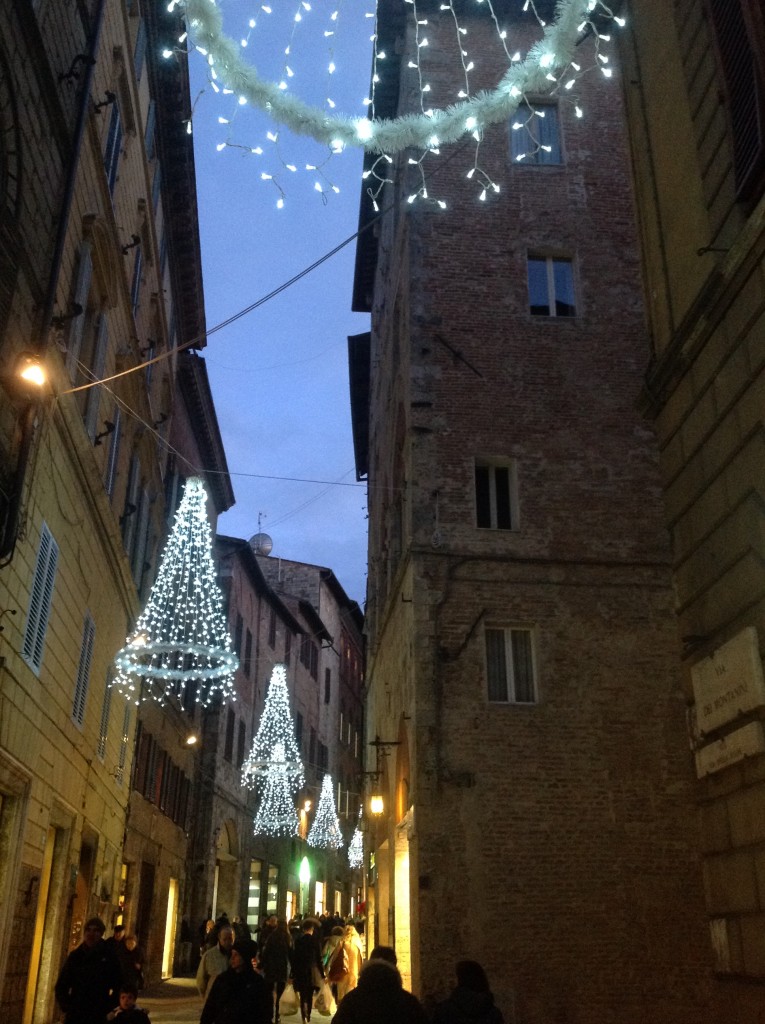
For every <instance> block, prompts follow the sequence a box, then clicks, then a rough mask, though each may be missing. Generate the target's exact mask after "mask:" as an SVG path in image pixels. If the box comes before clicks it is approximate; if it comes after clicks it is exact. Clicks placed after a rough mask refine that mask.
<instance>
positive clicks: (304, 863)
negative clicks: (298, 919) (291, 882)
mask: <svg viewBox="0 0 765 1024" xmlns="http://www.w3.org/2000/svg"><path fill="white" fill-rule="evenodd" d="M298 878H299V880H300V913H301V914H304V913H305V905H306V902H307V901H308V885H309V883H310V881H311V865H310V864H309V863H308V858H307V857H303V859H302V860H301V861H300V870H299V871H298Z"/></svg>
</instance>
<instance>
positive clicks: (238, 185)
mask: <svg viewBox="0 0 765 1024" xmlns="http://www.w3.org/2000/svg"><path fill="white" fill-rule="evenodd" d="M311 7H312V9H311V10H310V11H307V10H305V5H304V4H302V3H286V2H285V0H277V3H274V5H273V9H274V14H273V15H271V17H270V18H269V17H268V16H266V15H265V13H264V12H263V11H262V10H261V8H260V5H253V4H249V3H242V2H240V0H233V2H229V3H228V4H227V6H226V21H225V26H226V30H227V32H228V33H229V34H230V35H231V36H232V37H233V38H236V39H239V38H243V37H244V35H245V34H246V33H247V32H248V31H249V29H248V27H247V22H248V19H249V18H250V17H255V18H256V20H257V22H258V24H257V26H256V28H255V30H253V31H252V32H251V34H250V40H249V44H248V47H247V50H246V54H247V57H248V60H250V61H252V62H254V63H255V65H256V67H257V68H258V71H259V73H260V74H261V75H262V76H264V77H265V76H266V75H268V76H269V77H273V79H274V80H276V81H278V80H279V79H280V78H281V77H282V74H283V67H284V64H285V63H286V62H287V61H288V62H289V65H290V67H291V69H292V70H293V71H294V77H293V78H290V79H289V83H290V89H291V91H294V92H295V94H296V95H298V96H300V98H301V99H303V100H305V101H306V102H310V103H313V104H316V105H320V106H324V105H325V100H326V98H327V97H328V96H329V97H330V98H332V99H333V100H334V101H335V102H336V104H337V108H336V111H335V112H342V113H346V114H353V115H355V116H364V115H365V113H366V107H365V106H364V104H363V100H364V98H365V97H366V96H367V95H368V90H369V79H370V70H371V52H372V44H371V42H370V36H371V34H372V32H373V27H374V22H373V21H372V20H371V19H367V18H365V17H364V12H365V11H366V10H368V9H369V7H368V5H367V4H366V3H363V2H360V0H353V3H350V2H348V0H346V2H345V3H338V2H335V3H334V4H327V3H324V2H322V0H318V2H316V3H313V4H312V5H311ZM335 9H337V10H338V11H339V16H338V19H337V21H336V22H335V23H332V22H331V21H330V17H329V15H330V13H331V12H332V11H333V10H335ZM298 10H300V11H301V13H302V18H301V21H300V22H295V20H294V15H295V13H296V12H297V11H298ZM327 27H329V28H330V29H335V31H336V35H335V36H333V37H325V36H324V31H325V30H326V29H327ZM290 36H292V39H290ZM288 45H289V46H290V50H291V52H290V54H289V56H288V57H285V54H284V50H285V48H286V46H288ZM330 47H331V48H332V51H331V52H330ZM330 59H333V60H334V62H335V64H336V65H337V71H336V72H335V73H334V74H333V75H332V76H331V78H330V76H329V75H328V72H327V65H328V63H329V60H330ZM191 75H192V103H194V115H193V126H194V140H195V153H196V161H197V192H198V201H199V220H200V230H201V241H202V262H203V272H204V285H205V304H206V313H207V327H208V331H209V330H211V329H212V328H213V327H214V326H215V325H216V324H218V323H220V322H221V321H223V320H225V319H227V318H228V317H230V316H232V315H233V314H235V313H237V312H239V311H240V310H242V309H244V308H245V307H247V306H249V305H251V304H252V303H254V302H257V301H258V300H260V299H261V298H263V297H264V296H266V295H267V294H268V293H270V292H271V291H272V290H274V289H276V288H278V287H280V286H281V285H282V284H284V283H285V282H286V281H288V280H289V279H290V278H292V277H294V276H295V275H296V274H299V273H300V272H301V271H303V270H304V269H305V268H306V267H308V266H310V265H311V264H312V263H314V262H315V261H317V260H319V259H321V258H322V257H323V256H324V255H325V254H326V253H328V252H329V251H330V250H332V249H334V248H335V247H336V246H337V245H338V244H339V243H341V242H342V241H344V240H345V239H346V238H348V237H349V236H351V235H352V234H353V233H354V232H355V231H356V229H357V226H358V224H357V222H358V210H359V196H360V190H361V162H362V153H361V151H360V150H355V151H350V150H349V151H347V152H346V153H344V154H342V155H340V156H332V157H331V159H330V160H329V163H328V164H327V165H326V166H325V167H324V168H323V176H322V175H321V174H320V173H317V172H315V171H307V170H305V165H306V164H307V163H311V164H315V165H319V164H320V163H322V162H323V161H325V160H327V158H328V157H329V155H330V154H329V151H328V150H327V149H325V148H324V147H322V146H320V145H319V144H317V143H315V142H313V140H311V139H302V138H297V137H295V136H293V135H290V134H289V133H288V132H286V131H285V130H282V129H280V128H279V127H278V126H276V125H274V124H273V122H271V121H270V120H269V119H268V118H267V116H266V115H263V114H260V113H259V112H257V111H253V110H252V109H251V108H249V107H243V106H240V105H238V103H237V100H236V97H234V96H224V95H221V94H217V95H216V94H215V92H214V91H213V89H212V88H211V86H210V83H209V82H208V81H207V78H206V67H205V63H204V59H203V58H202V57H201V56H200V55H198V54H194V55H193V56H192V57H191ZM327 109H328V111H329V108H328V107H327ZM219 118H226V119H227V120H230V121H232V123H231V124H228V125H227V124H221V123H219ZM269 131H271V132H279V141H278V144H277V145H275V144H274V143H273V142H271V141H269V140H268V138H267V136H266V133H267V132H269ZM227 140H228V141H229V142H231V143H234V144H235V146H234V147H232V146H227V147H226V148H225V149H223V150H221V151H219V150H218V148H217V147H218V145H219V144H220V143H222V142H225V141H227ZM239 146H241V147H243V148H237V147H239ZM258 146H260V147H262V148H263V150H264V153H263V155H253V154H252V153H251V152H249V150H250V149H252V148H255V147H258ZM284 164H293V165H294V166H296V167H297V168H298V170H297V171H295V172H292V171H290V170H288V169H286V168H285V166H284ZM263 173H266V174H272V175H274V178H275V179H276V180H277V181H278V182H279V183H280V184H281V186H282V190H283V192H284V196H283V198H284V207H283V208H282V209H278V208H277V200H278V199H279V197H280V192H279V190H278V189H277V188H276V187H275V185H274V183H273V180H264V179H263V178H262V177H261V175H262V174H263ZM317 181H319V182H320V183H321V184H322V187H323V189H324V195H322V194H321V193H320V192H319V191H317V190H316V188H315V182H317ZM331 185H335V186H337V187H339V189H340V191H339V193H336V192H334V191H333V190H332V189H331ZM354 258H355V243H353V242H351V244H349V245H347V246H346V247H345V248H344V249H343V250H342V251H341V252H340V253H339V254H338V255H336V256H334V257H333V258H331V259H330V260H328V261H326V262H325V263H323V264H322V265H321V266H320V267H319V268H318V269H316V270H314V271H312V272H311V273H310V274H309V275H308V276H306V277H304V278H303V279H302V280H300V281H298V282H297V283H296V284H294V285H292V286H291V287H290V288H288V289H287V290H285V291H284V292H282V293H281V294H280V295H278V296H277V297H276V298H274V299H271V300H269V301H268V302H266V303H264V304H263V305H261V306H260V307H259V308H258V309H256V310H254V311H253V312H251V313H249V314H248V315H247V316H245V317H243V318H241V319H240V320H238V321H237V322H235V323H234V324H232V325H230V326H228V327H226V328H224V329H222V330H221V331H219V332H217V333H214V334H212V336H211V337H209V339H208V343H207V348H206V349H205V350H204V353H203V354H204V358H205V360H206V363H207V368H208V372H209V375H210V380H211V384H212V389H213V398H214V400H215V406H216V410H217V415H218V420H219V423H220V428H221V433H222V436H223V443H224V446H225V451H226V457H227V459H228V464H229V469H230V471H231V478H232V483H233V487H234V493H235V496H236V504H235V505H234V507H233V508H232V509H231V510H230V511H229V512H227V513H225V514H224V515H223V516H222V517H221V518H220V520H219V522H218V530H219V532H221V533H224V534H228V535H230V536H234V537H241V538H249V537H250V536H252V535H253V534H254V533H256V532H257V531H258V522H259V517H261V519H260V527H261V529H262V530H263V531H264V532H266V533H268V534H269V535H270V536H271V538H272V539H273V552H272V554H273V556H281V557H283V558H288V559H296V560H298V561H305V562H312V563H315V564H318V565H325V566H328V567H329V568H331V569H332V570H333V571H334V573H335V575H336V576H337V578H338V579H339V581H340V583H341V584H342V586H343V587H344V589H345V590H346V592H347V593H348V595H349V596H350V597H351V598H353V599H355V600H356V601H358V602H359V603H360V604H362V605H363V601H364V597H365V588H366V525H367V521H366V488H365V485H364V484H363V483H361V484H359V483H357V481H356V473H355V466H354V457H353V440H352V435H351V419H350V400H349V390H348V363H347V336H348V335H349V334H358V333H361V332H362V331H365V330H368V328H369V317H368V316H365V315H361V314H354V313H352V312H351V292H352V286H353V264H354ZM305 481H320V482H317V483H309V482H305Z"/></svg>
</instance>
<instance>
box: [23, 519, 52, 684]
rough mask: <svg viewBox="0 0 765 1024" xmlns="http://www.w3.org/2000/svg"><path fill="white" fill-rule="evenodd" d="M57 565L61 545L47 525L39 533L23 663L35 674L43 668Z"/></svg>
mask: <svg viewBox="0 0 765 1024" xmlns="http://www.w3.org/2000/svg"><path fill="white" fill-rule="evenodd" d="M57 565H58V544H57V543H56V542H55V540H54V539H53V534H52V533H51V532H50V530H49V529H48V527H47V526H46V524H45V523H43V525H42V531H41V533H40V547H39V548H38V550H37V564H36V565H35V575H34V579H33V580H32V592H31V594H30V597H29V612H28V613H27V625H26V629H25V631H24V643H23V645H22V648H21V654H22V657H23V658H24V661H25V662H26V663H27V664H28V665H29V667H30V668H31V669H33V670H34V671H35V672H36V673H39V671H40V668H41V666H42V656H43V649H44V647H45V634H46V632H47V630H48V618H49V616H50V606H51V601H52V600H53V584H54V583H55V580H56V566H57Z"/></svg>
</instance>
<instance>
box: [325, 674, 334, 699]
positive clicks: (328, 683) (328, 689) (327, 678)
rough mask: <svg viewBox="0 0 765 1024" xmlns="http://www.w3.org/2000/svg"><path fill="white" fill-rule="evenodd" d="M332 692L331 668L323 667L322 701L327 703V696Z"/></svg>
mask: <svg viewBox="0 0 765 1024" xmlns="http://www.w3.org/2000/svg"><path fill="white" fill-rule="evenodd" d="M331 693H332V670H331V669H329V668H325V669H324V703H325V704H329V698H330V696H331Z"/></svg>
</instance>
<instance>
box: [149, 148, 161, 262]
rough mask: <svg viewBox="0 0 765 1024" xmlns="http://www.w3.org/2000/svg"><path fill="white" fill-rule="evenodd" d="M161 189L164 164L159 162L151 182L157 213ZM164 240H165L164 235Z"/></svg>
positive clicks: (154, 208)
mask: <svg viewBox="0 0 765 1024" xmlns="http://www.w3.org/2000/svg"><path fill="white" fill-rule="evenodd" d="M161 191H162V165H161V164H157V166H156V167H155V168H154V178H153V179H152V182H151V205H152V209H153V210H154V212H155V213H156V212H157V207H158V206H159V196H160V193H161ZM162 241H163V242H164V235H163V236H162ZM162 270H163V271H164V267H163V268H162Z"/></svg>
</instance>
